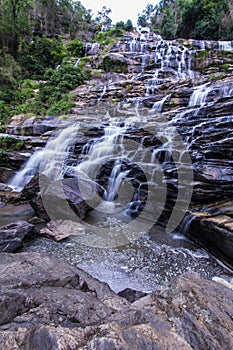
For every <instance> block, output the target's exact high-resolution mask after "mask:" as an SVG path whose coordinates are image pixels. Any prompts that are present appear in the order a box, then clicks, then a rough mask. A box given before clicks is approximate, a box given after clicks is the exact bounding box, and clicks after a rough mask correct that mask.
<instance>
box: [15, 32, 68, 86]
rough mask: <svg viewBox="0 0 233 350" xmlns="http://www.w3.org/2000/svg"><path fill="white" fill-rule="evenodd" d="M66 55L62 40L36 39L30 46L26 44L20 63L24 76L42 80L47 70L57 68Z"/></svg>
mask: <svg viewBox="0 0 233 350" xmlns="http://www.w3.org/2000/svg"><path fill="white" fill-rule="evenodd" d="M65 55H66V48H65V45H64V43H63V42H62V40H61V39H60V38H59V39H57V40H56V39H50V38H47V37H42V38H39V37H37V38H34V40H33V41H32V42H31V43H30V44H25V46H24V48H23V49H22V51H21V52H20V55H19V58H18V61H19V63H20V65H21V66H22V70H23V76H24V77H30V78H31V79H41V78H42V77H43V75H44V73H45V70H46V69H47V68H49V67H51V68H55V67H56V66H57V65H58V64H60V63H61V61H62V59H63V58H64V56H65Z"/></svg>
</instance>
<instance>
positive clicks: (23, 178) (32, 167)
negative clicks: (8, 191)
mask: <svg viewBox="0 0 233 350" xmlns="http://www.w3.org/2000/svg"><path fill="white" fill-rule="evenodd" d="M42 157H43V150H38V151H35V153H34V154H33V155H32V156H31V157H30V158H29V160H28V161H27V162H26V164H25V165H24V166H23V168H22V169H21V170H20V171H19V172H17V173H16V175H15V176H14V177H13V178H12V179H11V180H10V181H9V183H8V186H9V187H11V188H12V189H13V190H14V191H16V192H20V191H21V190H22V189H23V188H24V186H25V185H26V184H27V183H28V182H29V181H30V180H31V179H32V178H33V176H35V175H36V173H37V172H38V169H39V165H40V162H41V159H42Z"/></svg>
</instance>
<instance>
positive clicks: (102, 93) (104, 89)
mask: <svg viewBox="0 0 233 350" xmlns="http://www.w3.org/2000/svg"><path fill="white" fill-rule="evenodd" d="M107 87H108V83H105V84H104V86H103V91H102V92H101V94H100V97H99V98H98V102H99V101H101V100H102V98H103V97H104V95H105V94H106V91H107Z"/></svg>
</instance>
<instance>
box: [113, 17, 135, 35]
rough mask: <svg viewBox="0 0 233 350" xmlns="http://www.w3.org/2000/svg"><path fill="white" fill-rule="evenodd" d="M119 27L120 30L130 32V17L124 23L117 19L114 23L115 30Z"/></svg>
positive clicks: (131, 26)
mask: <svg viewBox="0 0 233 350" xmlns="http://www.w3.org/2000/svg"><path fill="white" fill-rule="evenodd" d="M117 29H121V30H122V31H127V32H130V31H132V30H133V23H132V21H131V20H130V19H128V21H127V22H126V23H125V22H124V21H119V22H117V23H116V25H115V30H117Z"/></svg>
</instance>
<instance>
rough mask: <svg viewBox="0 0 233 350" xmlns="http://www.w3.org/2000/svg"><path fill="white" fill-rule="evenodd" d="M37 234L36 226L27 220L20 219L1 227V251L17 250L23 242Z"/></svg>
mask: <svg viewBox="0 0 233 350" xmlns="http://www.w3.org/2000/svg"><path fill="white" fill-rule="evenodd" d="M34 235H35V226H34V225H31V224H29V223H28V222H26V221H18V222H16V223H12V224H9V225H5V226H1V227H0V252H8V253H11V252H15V251H17V250H19V249H20V248H22V246H23V242H24V241H26V240H29V239H30V238H32V237H33V236H34Z"/></svg>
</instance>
